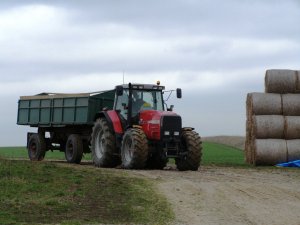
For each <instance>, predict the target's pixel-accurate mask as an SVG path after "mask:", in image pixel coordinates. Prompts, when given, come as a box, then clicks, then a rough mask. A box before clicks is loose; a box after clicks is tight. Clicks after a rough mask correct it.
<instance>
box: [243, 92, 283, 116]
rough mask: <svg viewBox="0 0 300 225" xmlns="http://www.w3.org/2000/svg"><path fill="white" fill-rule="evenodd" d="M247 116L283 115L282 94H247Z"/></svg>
mask: <svg viewBox="0 0 300 225" xmlns="http://www.w3.org/2000/svg"><path fill="white" fill-rule="evenodd" d="M246 104H247V118H248V119H251V117H252V115H253V114H254V115H282V100H281V95H280V94H266V93H249V94H248V95H247V102H246Z"/></svg>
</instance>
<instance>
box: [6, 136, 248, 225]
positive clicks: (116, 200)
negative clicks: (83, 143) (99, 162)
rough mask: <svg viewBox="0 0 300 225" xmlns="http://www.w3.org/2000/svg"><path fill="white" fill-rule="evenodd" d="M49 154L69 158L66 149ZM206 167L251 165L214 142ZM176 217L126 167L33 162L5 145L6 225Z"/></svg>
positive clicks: (154, 221)
mask: <svg viewBox="0 0 300 225" xmlns="http://www.w3.org/2000/svg"><path fill="white" fill-rule="evenodd" d="M45 158H46V159H55V160H64V153H62V152H58V151H56V152H47V154H46V157H45ZM15 159H25V161H24V160H15ZM90 159H91V157H90V154H87V155H85V157H84V160H90ZM171 163H174V160H171ZM202 165H205V166H209V165H216V166H233V167H240V166H246V164H245V163H244V155H243V151H241V150H239V149H236V148H232V147H229V146H225V145H222V144H216V143H209V142H204V143H203V157H202ZM153 215H155V216H153ZM173 218H174V215H173V212H172V210H171V209H170V206H169V204H168V203H167V201H166V199H165V198H164V197H162V196H160V195H159V194H157V193H156V191H155V187H154V184H153V183H151V182H149V181H148V180H145V179H141V178H132V177H130V176H129V175H128V173H127V171H126V170H117V169H116V170H107V169H99V168H94V167H82V166H76V165H69V164H67V163H64V162H61V163H53V162H42V163H40V162H30V161H29V160H28V156H27V151H26V148H24V147H2V148H0V224H37V223H43V224H45V223H46V224H65V225H67V224H82V223H88V224H93V223H109V224H114V223H117V224H120V223H121V224H132V223H135V224H167V223H168V222H170V221H172V220H173Z"/></svg>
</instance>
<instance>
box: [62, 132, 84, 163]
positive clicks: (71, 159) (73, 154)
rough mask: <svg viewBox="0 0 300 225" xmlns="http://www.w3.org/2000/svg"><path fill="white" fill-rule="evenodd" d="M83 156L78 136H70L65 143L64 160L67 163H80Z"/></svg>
mask: <svg viewBox="0 0 300 225" xmlns="http://www.w3.org/2000/svg"><path fill="white" fill-rule="evenodd" d="M82 155H83V144H82V140H81V138H80V136H79V135H77V134H71V135H70V136H69V137H68V140H67V142H66V149H65V158H66V160H67V162H68V163H77V164H79V163H80V162H81V159H82Z"/></svg>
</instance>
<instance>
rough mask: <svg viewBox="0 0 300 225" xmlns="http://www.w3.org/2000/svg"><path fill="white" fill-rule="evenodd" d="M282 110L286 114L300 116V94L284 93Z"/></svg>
mask: <svg viewBox="0 0 300 225" xmlns="http://www.w3.org/2000/svg"><path fill="white" fill-rule="evenodd" d="M282 112H283V115H285V116H300V94H285V95H282Z"/></svg>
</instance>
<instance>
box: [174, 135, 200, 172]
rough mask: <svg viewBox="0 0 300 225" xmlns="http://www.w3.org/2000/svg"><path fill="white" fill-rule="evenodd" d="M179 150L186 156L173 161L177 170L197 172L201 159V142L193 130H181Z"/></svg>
mask: <svg viewBox="0 0 300 225" xmlns="http://www.w3.org/2000/svg"><path fill="white" fill-rule="evenodd" d="M181 148H182V152H186V153H187V155H186V156H183V157H181V158H177V159H176V160H175V163H176V165H177V169H178V170H180V171H184V170H193V171H197V170H198V168H199V166H200V162H201V157H202V142H201V138H200V136H199V134H198V133H196V132H195V131H193V130H183V133H182V140H181Z"/></svg>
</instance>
